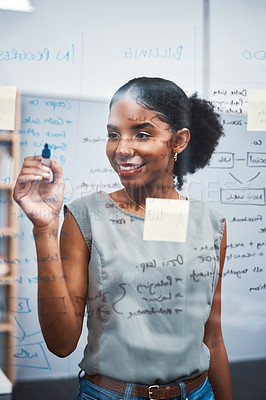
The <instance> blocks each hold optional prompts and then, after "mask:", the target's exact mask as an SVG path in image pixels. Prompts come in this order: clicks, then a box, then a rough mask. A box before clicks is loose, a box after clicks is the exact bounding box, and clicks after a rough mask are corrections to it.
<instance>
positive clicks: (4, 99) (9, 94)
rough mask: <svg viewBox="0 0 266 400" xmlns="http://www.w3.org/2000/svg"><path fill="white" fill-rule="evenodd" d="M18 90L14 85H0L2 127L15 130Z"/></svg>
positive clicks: (2, 128)
mask: <svg viewBox="0 0 266 400" xmlns="http://www.w3.org/2000/svg"><path fill="white" fill-rule="evenodd" d="M16 92H17V89H16V88H15V87H13V86H0V129H1V130H11V131H12V130H14V127H15V111H16Z"/></svg>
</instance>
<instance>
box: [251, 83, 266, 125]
mask: <svg viewBox="0 0 266 400" xmlns="http://www.w3.org/2000/svg"><path fill="white" fill-rule="evenodd" d="M247 130H248V131H265V132H266V89H249V91H248V124H247Z"/></svg>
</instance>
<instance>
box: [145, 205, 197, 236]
mask: <svg viewBox="0 0 266 400" xmlns="http://www.w3.org/2000/svg"><path fill="white" fill-rule="evenodd" d="M188 214H189V201H187V200H174V199H153V198H147V199H146V213H145V221H144V231H143V240H158V241H164V242H166V241H167V242H185V241H186V235H187V224H188Z"/></svg>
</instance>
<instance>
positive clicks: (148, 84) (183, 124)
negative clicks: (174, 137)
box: [109, 77, 224, 189]
mask: <svg viewBox="0 0 266 400" xmlns="http://www.w3.org/2000/svg"><path fill="white" fill-rule="evenodd" d="M127 96H129V97H130V98H131V99H134V100H135V101H136V102H137V103H138V104H140V105H141V106H143V107H144V108H147V109H149V110H152V111H154V112H155V113H156V115H157V117H158V118H159V119H160V120H161V121H163V122H166V123H167V124H168V125H169V126H170V128H171V131H172V132H173V133H175V132H177V131H178V130H180V129H182V128H188V129H189V130H190V135H191V137H190V141H189V143H188V145H187V147H186V148H185V150H184V151H183V152H182V153H181V154H179V157H178V161H177V162H175V164H174V169H173V175H174V177H176V180H177V182H176V185H177V188H178V189H181V188H182V186H183V183H184V176H185V175H186V174H187V173H190V174H192V173H194V172H195V171H196V170H198V169H200V168H203V167H205V166H206V165H207V164H208V162H209V160H210V158H211V156H212V153H213V152H214V150H215V148H216V146H217V145H218V143H219V139H220V137H221V136H222V135H223V134H224V132H223V126H222V124H221V122H220V116H219V114H217V113H216V112H215V111H214V106H213V105H212V104H211V102H209V101H207V100H204V99H200V98H198V96H197V93H195V94H193V95H192V96H191V97H187V95H186V94H185V92H184V91H183V90H182V89H181V88H180V87H179V86H177V85H176V84H175V83H174V82H172V81H169V80H167V79H162V78H148V77H141V78H135V79H132V80H130V81H129V82H127V83H126V84H125V85H123V86H121V88H119V89H118V90H117V91H116V93H115V94H114V96H113V97H112V99H111V102H110V105H109V108H110V109H111V107H112V105H113V104H114V103H116V102H117V101H119V100H122V99H124V98H125V97H127Z"/></svg>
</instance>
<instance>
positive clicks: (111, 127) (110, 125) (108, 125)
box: [106, 124, 119, 131]
mask: <svg viewBox="0 0 266 400" xmlns="http://www.w3.org/2000/svg"><path fill="white" fill-rule="evenodd" d="M106 127H107V129H114V130H115V131H118V130H119V129H118V128H117V126H115V125H112V124H107V126H106Z"/></svg>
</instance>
